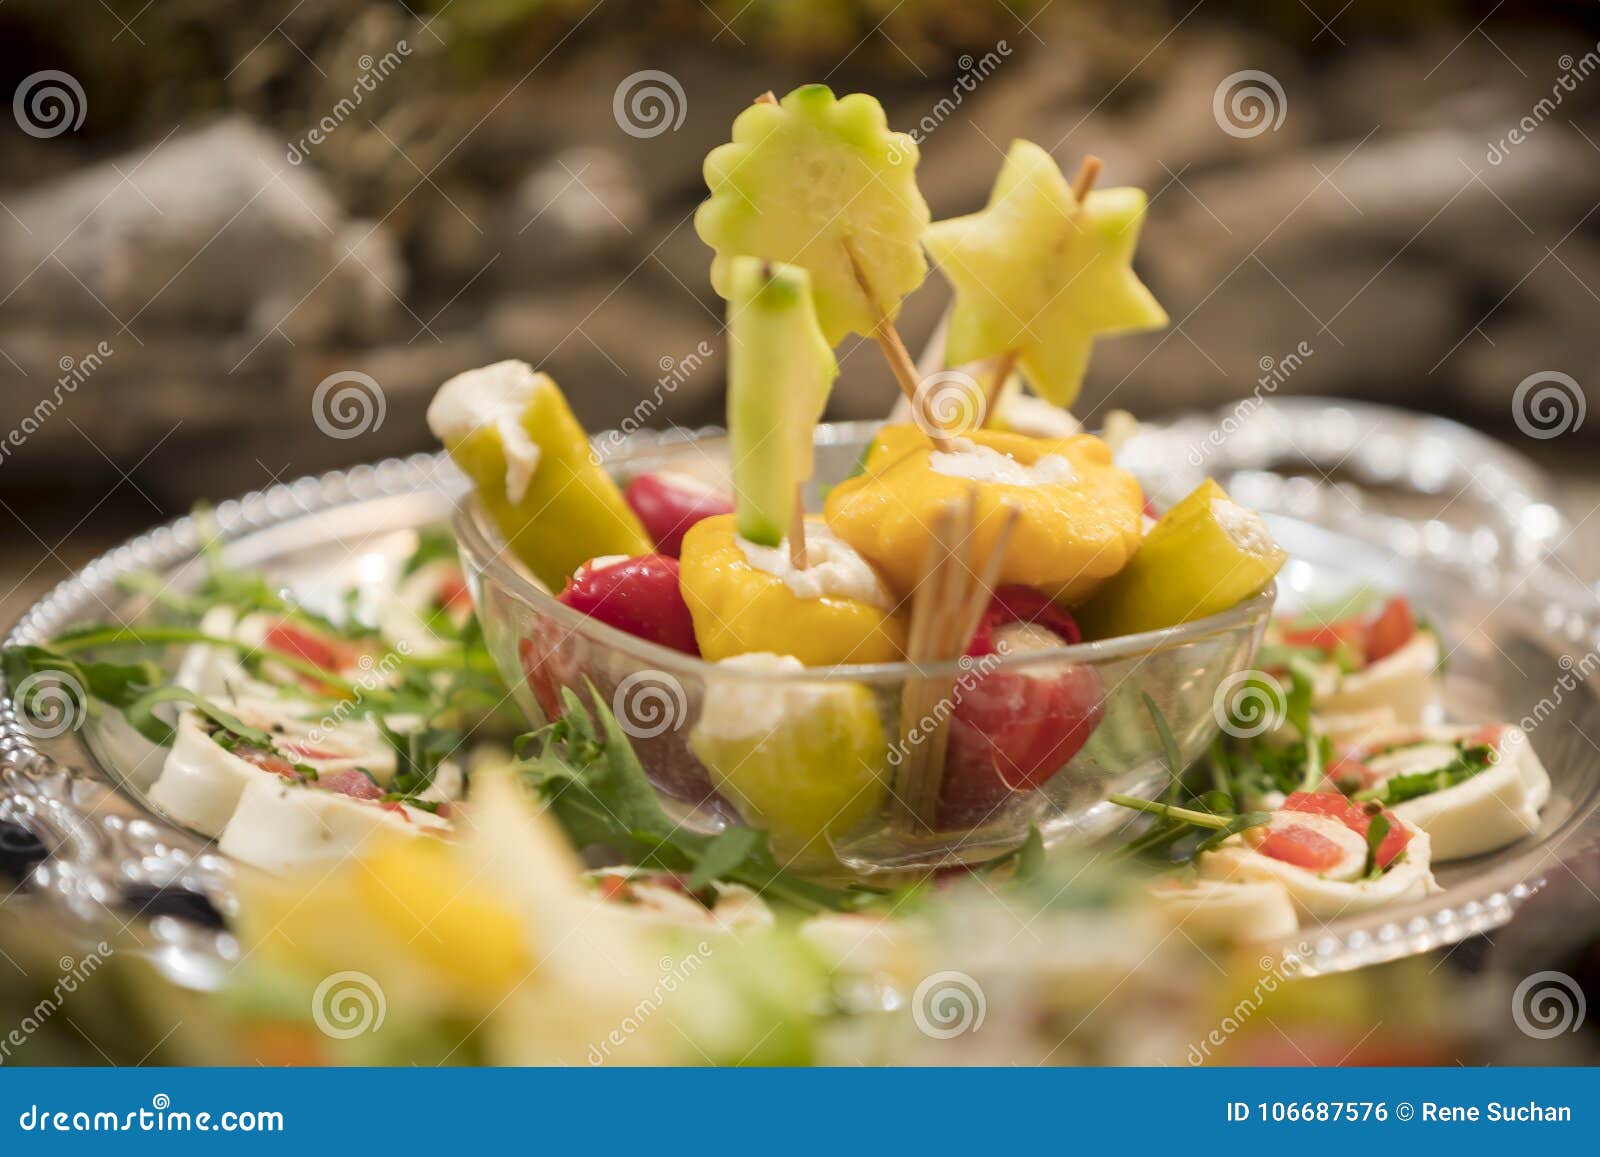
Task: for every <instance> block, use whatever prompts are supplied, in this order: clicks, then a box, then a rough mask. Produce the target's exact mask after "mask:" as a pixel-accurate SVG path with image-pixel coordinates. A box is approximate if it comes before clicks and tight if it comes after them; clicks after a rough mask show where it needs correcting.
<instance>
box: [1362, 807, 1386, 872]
mask: <svg viewBox="0 0 1600 1157" xmlns="http://www.w3.org/2000/svg"><path fill="white" fill-rule="evenodd" d="M1388 834H1389V817H1388V816H1386V815H1384V814H1383V813H1382V812H1379V813H1378V814H1377V815H1375V816H1373V817H1372V822H1371V823H1369V824H1368V825H1367V861H1366V863H1365V864H1364V865H1362V868H1361V875H1362V877H1363V878H1364V879H1369V880H1370V879H1372V878H1373V877H1374V876H1381V875H1383V868H1382V867H1380V866H1379V864H1378V848H1379V847H1380V846H1381V845H1382V844H1383V838H1384V837H1385V836H1387V835H1388Z"/></svg>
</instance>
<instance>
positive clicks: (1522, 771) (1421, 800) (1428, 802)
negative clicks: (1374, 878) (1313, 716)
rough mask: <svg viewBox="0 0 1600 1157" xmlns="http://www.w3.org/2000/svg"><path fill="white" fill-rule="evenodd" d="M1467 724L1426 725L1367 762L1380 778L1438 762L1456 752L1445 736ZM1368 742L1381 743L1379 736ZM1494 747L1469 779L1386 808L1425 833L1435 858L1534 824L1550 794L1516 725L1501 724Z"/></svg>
mask: <svg viewBox="0 0 1600 1157" xmlns="http://www.w3.org/2000/svg"><path fill="white" fill-rule="evenodd" d="M1473 730H1475V729H1472V728H1466V727H1443V728H1435V729H1432V730H1431V731H1430V733H1429V736H1430V741H1429V742H1424V743H1419V744H1416V745H1414V746H1411V747H1406V748H1402V749H1400V750H1399V751H1394V752H1391V753H1390V754H1388V755H1385V756H1379V757H1378V758H1376V759H1374V760H1371V761H1370V762H1369V763H1368V764H1367V766H1368V767H1370V768H1371V769H1372V770H1373V771H1375V772H1378V773H1379V774H1380V775H1382V777H1383V778H1384V779H1388V778H1390V777H1391V776H1395V775H1400V774H1405V773H1410V772H1418V771H1431V770H1434V769H1436V768H1439V767H1443V766H1444V765H1445V764H1447V763H1449V762H1451V760H1453V759H1454V758H1455V753H1456V748H1455V745H1454V744H1453V743H1449V742H1446V741H1448V740H1451V739H1457V738H1461V737H1464V736H1467V735H1470V734H1472V732H1473ZM1400 734H1404V732H1400ZM1370 742H1372V743H1374V744H1378V745H1381V744H1382V742H1383V737H1382V736H1381V735H1380V736H1377V737H1375V738H1373V739H1372V740H1371V741H1370ZM1495 749H1496V755H1495V761H1494V762H1493V763H1492V764H1490V765H1489V766H1488V767H1486V768H1484V769H1483V770H1482V771H1480V772H1478V774H1477V775H1474V776H1473V777H1472V778H1471V779H1468V780H1465V781H1463V782H1461V783H1458V784H1456V785H1455V786H1453V787H1447V788H1443V789H1441V790H1439V791H1431V792H1429V793H1428V794H1426V795H1421V796H1418V797H1416V798H1415V799H1409V800H1406V801H1405V802H1404V803H1399V804H1395V805H1394V807H1393V808H1392V809H1391V810H1393V812H1394V814H1395V815H1396V816H1398V817H1400V819H1402V820H1404V821H1405V822H1406V823H1408V824H1414V825H1415V826H1416V827H1418V828H1421V829H1422V830H1423V831H1425V832H1427V833H1428V836H1429V838H1430V839H1431V840H1432V843H1433V856H1434V859H1435V860H1438V861H1440V862H1444V861H1447V860H1459V859H1465V858H1466V857H1468V856H1478V855H1482V854H1484V853H1486V852H1492V851H1495V850H1496V849H1499V848H1503V847H1505V846H1506V845H1507V844H1511V843H1515V842H1516V841H1517V840H1520V839H1522V838H1524V837H1525V836H1529V835H1532V834H1533V833H1535V832H1537V831H1538V830H1539V824H1540V817H1539V813H1540V811H1541V810H1542V809H1543V808H1544V806H1545V804H1547V803H1548V802H1549V800H1550V775H1549V773H1548V772H1547V771H1546V770H1545V767H1544V764H1543V763H1541V762H1540V760H1539V756H1538V755H1537V753H1535V752H1534V750H1533V745H1532V744H1531V743H1529V742H1528V737H1527V735H1526V733H1524V732H1523V731H1522V729H1521V728H1518V727H1511V726H1507V727H1506V728H1505V730H1504V731H1503V732H1502V733H1501V735H1500V738H1499V742H1498V743H1496V745H1495Z"/></svg>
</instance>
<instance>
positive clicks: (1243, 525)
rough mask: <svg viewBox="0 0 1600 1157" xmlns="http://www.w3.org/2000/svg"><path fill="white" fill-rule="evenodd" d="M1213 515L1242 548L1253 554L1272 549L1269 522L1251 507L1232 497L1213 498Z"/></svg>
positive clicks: (1218, 523) (1264, 552) (1263, 552)
mask: <svg viewBox="0 0 1600 1157" xmlns="http://www.w3.org/2000/svg"><path fill="white" fill-rule="evenodd" d="M1211 517H1213V518H1215V519H1216V520H1217V525H1218V526H1220V527H1222V529H1223V530H1224V531H1226V532H1227V534H1228V537H1229V538H1231V539H1233V541H1234V542H1235V543H1237V544H1238V545H1239V547H1240V548H1241V549H1243V550H1248V551H1250V552H1251V553H1252V554H1266V553H1268V552H1269V551H1271V550H1272V548H1273V542H1272V534H1271V532H1270V531H1268V530H1267V524H1266V523H1265V522H1263V521H1262V520H1261V516H1260V515H1259V514H1257V513H1256V512H1255V511H1253V510H1251V509H1250V508H1249V507H1246V506H1240V505H1239V504H1238V503H1237V502H1234V501H1233V500H1232V499H1228V498H1213V499H1212V500H1211Z"/></svg>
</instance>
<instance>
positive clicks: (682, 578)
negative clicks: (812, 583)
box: [678, 514, 905, 667]
mask: <svg viewBox="0 0 1600 1157" xmlns="http://www.w3.org/2000/svg"><path fill="white" fill-rule="evenodd" d="M766 549H769V550H770V549H772V548H766ZM678 585H679V588H680V589H681V590H682V591H683V598H684V601H685V602H686V603H688V604H689V614H690V615H691V616H692V617H693V619H694V633H695V639H696V640H697V641H698V642H699V644H700V654H701V655H702V656H704V657H705V658H706V659H709V660H712V661H713V662H715V661H716V660H719V659H726V658H728V657H730V656H732V655H743V654H747V653H749V652H751V651H766V652H770V653H772V654H774V655H793V656H794V657H795V658H796V659H799V660H800V662H802V663H804V664H805V665H806V666H808V667H831V666H834V665H836V664H839V663H888V662H893V661H894V660H896V659H898V658H900V656H901V654H902V653H903V652H904V649H905V624H904V623H902V622H901V621H900V620H899V619H897V618H896V617H895V616H894V613H893V612H892V611H890V610H886V609H884V608H882V607H879V606H875V605H874V604H872V603H870V602H866V601H864V600H862V599H856V598H846V597H840V596H835V595H822V596H819V597H816V598H807V597H802V596H801V595H798V594H796V593H795V592H794V590H793V589H791V587H790V586H789V584H788V583H787V582H785V581H784V580H783V579H782V578H780V577H779V576H778V575H776V574H769V573H767V572H766V571H764V570H761V569H760V568H758V567H756V566H754V565H752V564H751V562H750V559H749V557H748V556H747V555H746V553H745V546H744V545H743V544H742V543H741V542H740V540H739V536H738V531H737V529H736V520H735V516H734V515H732V514H722V515H718V516H716V517H714V518H707V519H703V520H701V521H700V522H697V523H695V524H694V525H693V526H692V527H690V528H689V532H688V533H687V534H686V535H684V538H683V551H682V553H681V555H680V557H679V560H678Z"/></svg>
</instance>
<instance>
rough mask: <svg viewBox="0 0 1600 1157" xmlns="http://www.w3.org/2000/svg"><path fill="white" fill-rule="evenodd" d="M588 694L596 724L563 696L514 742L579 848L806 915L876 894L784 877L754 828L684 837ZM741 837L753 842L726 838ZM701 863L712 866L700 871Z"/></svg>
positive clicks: (594, 695)
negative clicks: (556, 711) (736, 888)
mask: <svg viewBox="0 0 1600 1157" xmlns="http://www.w3.org/2000/svg"><path fill="white" fill-rule="evenodd" d="M589 694H590V697H591V699H592V700H593V704H594V717H593V718H591V716H590V714H589V712H588V710H587V709H586V708H585V707H584V705H583V701H582V700H581V699H579V698H578V696H577V695H576V694H575V693H574V692H573V691H572V690H571V689H570V688H563V691H562V699H563V702H564V705H565V713H564V714H563V715H562V717H561V718H560V719H558V720H557V721H556V722H554V723H552V724H550V725H549V726H548V727H545V728H544V729H542V730H541V731H539V732H536V733H534V735H533V737H532V738H531V739H530V740H527V741H524V742H523V743H519V750H526V749H528V748H530V747H532V748H536V749H537V750H536V751H535V753H534V754H533V755H532V756H531V757H527V758H524V759H523V760H522V762H521V763H520V764H519V767H518V770H519V773H520V774H521V775H522V777H523V779H524V782H526V783H527V784H528V785H529V786H530V787H531V788H533V789H534V790H535V791H536V792H538V794H539V795H540V796H542V797H543V798H544V800H545V802H546V806H547V807H548V808H549V810H550V812H551V814H552V815H554V816H555V818H556V820H557V821H558V822H559V823H560V824H561V825H562V827H564V828H565V829H566V831H567V834H568V836H569V837H570V838H571V839H572V841H573V843H574V844H576V845H577V846H578V847H579V848H587V847H593V846H595V845H603V846H606V847H609V848H612V849H613V850H615V851H616V852H617V853H619V854H620V855H622V856H623V857H625V858H626V860H627V861H628V862H630V863H633V864H637V865H639V866H640V867H646V868H660V869H664V870H666V871H670V872H684V873H688V874H690V876H691V877H692V878H699V879H700V880H701V881H703V883H710V882H714V881H715V880H719V879H720V880H727V881H730V882H732V883H738V884H744V885H745V886H746V887H749V888H752V889H754V890H755V891H757V892H760V893H762V894H763V895H765V896H766V897H767V898H769V899H772V900H776V901H778V902H781V903H786V904H789V905H790V906H792V907H796V908H800V909H802V910H805V911H813V912H814V911H819V910H821V909H831V910H834V911H851V910H854V909H857V908H860V907H862V906H863V905H865V904H866V903H868V902H870V901H871V900H872V898H873V897H874V896H876V895H881V894H882V893H881V892H879V891H878V890H876V889H864V888H850V889H840V888H831V887H828V886H826V885H822V884H814V883H812V882H810V881H808V880H803V879H800V878H799V877H796V876H793V875H791V874H789V873H788V872H785V871H784V870H783V869H782V868H781V867H780V866H779V864H778V862H777V860H776V858H775V857H774V856H773V854H772V850H771V848H770V846H769V845H768V841H767V834H766V833H765V832H763V831H759V830H757V829H752V828H741V827H737V826H736V827H732V828H728V829H726V830H724V831H723V832H721V833H718V834H717V835H715V836H708V835H705V834H702V833H699V832H692V831H689V830H687V829H685V828H684V827H683V826H682V825H681V824H680V823H678V822H677V821H675V820H674V819H673V818H672V817H671V816H669V815H668V814H667V813H666V811H665V810H664V809H663V808H662V806H661V803H660V800H659V799H658V798H657V797H656V793H655V789H654V788H653V787H652V786H651V785H650V781H649V779H648V778H647V777H646V776H645V772H644V768H643V766H642V765H641V764H640V763H639V757H638V755H637V754H636V753H635V752H634V749H633V744H632V743H631V742H630V741H629V739H628V736H627V734H626V733H625V732H624V731H623V730H622V727H621V725H620V724H618V722H617V720H616V717H615V716H614V715H612V713H611V711H610V710H609V709H608V708H607V706H606V704H605V701H604V698H603V697H602V696H601V695H600V694H599V692H598V691H596V690H595V689H594V687H593V686H592V685H591V686H590V687H589ZM595 719H598V721H599V728H598V730H597V729H596V727H595V722H594V720H595ZM741 830H742V831H748V832H750V833H751V834H750V835H734V834H730V833H733V832H738V831H741ZM736 854H737V858H735V855H736ZM707 860H709V861H710V863H709V866H707V867H705V868H704V870H702V865H703V864H705V863H706V861H707Z"/></svg>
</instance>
